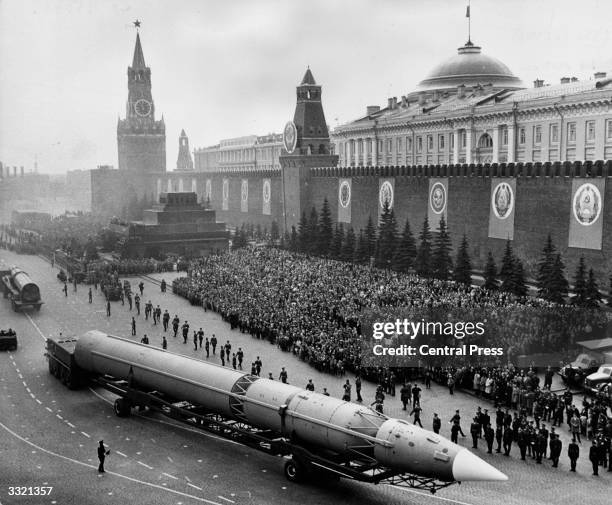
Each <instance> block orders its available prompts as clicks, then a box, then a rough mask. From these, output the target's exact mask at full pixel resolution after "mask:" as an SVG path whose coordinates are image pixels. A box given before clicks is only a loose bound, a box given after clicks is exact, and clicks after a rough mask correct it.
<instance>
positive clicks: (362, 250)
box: [355, 230, 368, 263]
mask: <svg viewBox="0 0 612 505" xmlns="http://www.w3.org/2000/svg"><path fill="white" fill-rule="evenodd" d="M367 261H368V251H367V244H366V239H365V235H364V233H363V230H359V237H358V238H357V247H356V248H355V262H356V263H366V262H367Z"/></svg>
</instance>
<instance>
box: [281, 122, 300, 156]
mask: <svg viewBox="0 0 612 505" xmlns="http://www.w3.org/2000/svg"><path fill="white" fill-rule="evenodd" d="M296 144H297V128H296V126H295V123H294V122H293V121H288V122H287V124H286V125H285V129H284V130H283V145H284V146H285V149H286V150H287V152H288V153H289V154H292V153H293V151H295V146H296Z"/></svg>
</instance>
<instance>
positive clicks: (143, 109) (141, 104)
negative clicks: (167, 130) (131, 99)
mask: <svg viewBox="0 0 612 505" xmlns="http://www.w3.org/2000/svg"><path fill="white" fill-rule="evenodd" d="M134 110H135V111H136V114H138V115H139V116H141V117H145V116H148V115H149V114H150V113H151V103H150V102H149V101H147V100H144V99H140V100H138V101H137V102H136V103H135V104H134Z"/></svg>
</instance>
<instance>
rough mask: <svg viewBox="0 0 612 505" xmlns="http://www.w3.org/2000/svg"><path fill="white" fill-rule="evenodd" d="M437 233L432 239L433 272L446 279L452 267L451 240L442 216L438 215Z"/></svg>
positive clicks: (439, 277)
mask: <svg viewBox="0 0 612 505" xmlns="http://www.w3.org/2000/svg"><path fill="white" fill-rule="evenodd" d="M438 230H439V233H438V234H437V235H436V237H435V239H434V251H433V265H432V266H433V274H434V275H435V276H436V277H437V278H438V279H442V280H447V279H448V278H449V277H450V271H451V269H452V268H453V260H452V259H451V255H450V253H451V250H452V245H451V240H450V236H449V235H448V230H447V228H446V221H445V219H444V216H441V217H440V226H439V228H438Z"/></svg>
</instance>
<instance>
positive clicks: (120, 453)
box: [115, 451, 127, 458]
mask: <svg viewBox="0 0 612 505" xmlns="http://www.w3.org/2000/svg"><path fill="white" fill-rule="evenodd" d="M115 454H119V456H123V457H124V458H127V456H126V455H125V454H123V453H122V452H119V451H115Z"/></svg>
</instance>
